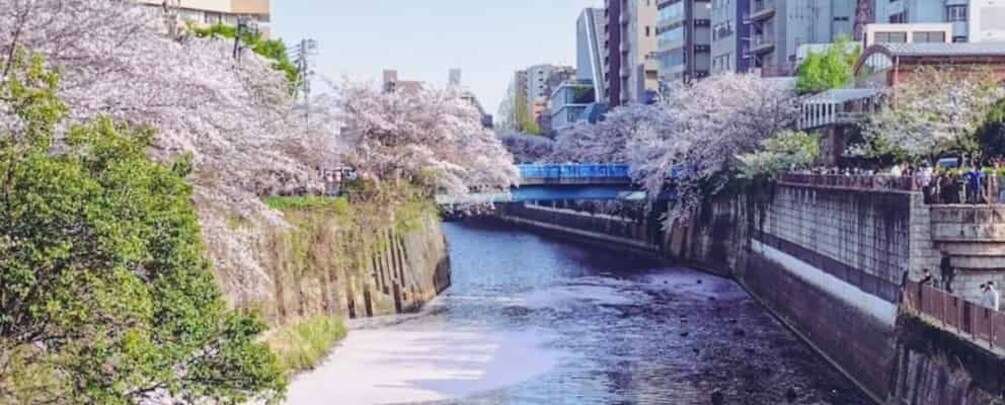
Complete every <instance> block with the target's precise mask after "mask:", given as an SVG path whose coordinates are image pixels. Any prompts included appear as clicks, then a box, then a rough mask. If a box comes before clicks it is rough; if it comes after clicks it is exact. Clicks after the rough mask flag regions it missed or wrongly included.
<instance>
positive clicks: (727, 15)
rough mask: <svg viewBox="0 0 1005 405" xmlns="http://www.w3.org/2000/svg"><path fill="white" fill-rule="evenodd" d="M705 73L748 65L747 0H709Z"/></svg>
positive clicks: (743, 69) (740, 69)
mask: <svg viewBox="0 0 1005 405" xmlns="http://www.w3.org/2000/svg"><path fill="white" fill-rule="evenodd" d="M711 7H712V12H711V14H712V15H711V24H712V28H711V38H710V41H711V47H712V49H711V56H710V57H711V63H710V66H709V73H711V74H716V73H722V72H746V71H747V69H748V67H749V66H750V63H749V62H750V58H748V56H747V51H748V50H749V49H750V24H748V23H747V21H746V20H745V19H744V15H745V14H746V13H747V10H749V9H750V2H749V0H712V2H711Z"/></svg>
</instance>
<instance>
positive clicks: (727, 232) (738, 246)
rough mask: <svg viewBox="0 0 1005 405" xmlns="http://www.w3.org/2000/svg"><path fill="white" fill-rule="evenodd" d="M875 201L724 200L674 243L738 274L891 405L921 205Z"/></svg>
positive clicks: (811, 195)
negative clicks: (915, 217) (914, 218)
mask: <svg viewBox="0 0 1005 405" xmlns="http://www.w3.org/2000/svg"><path fill="white" fill-rule="evenodd" d="M873 194H875V193H867V192H851V191H849V190H830V189H822V188H821V189H817V188H808V187H798V186H787V185H778V186H776V187H775V189H774V190H773V192H772V193H766V194H765V195H761V196H760V198H759V200H757V201H755V200H754V198H755V197H754V196H748V195H742V196H723V197H718V198H716V199H715V200H714V201H713V202H711V203H709V204H706V205H705V206H704V207H702V210H701V212H699V213H698V215H696V216H695V217H694V218H690V219H689V220H688V221H680V222H679V223H678V224H676V225H675V226H674V227H673V229H671V231H670V235H669V237H668V239H669V240H670V241H672V242H673V243H676V244H679V245H680V246H681V248H680V249H677V248H676V247H674V248H672V249H671V250H672V251H673V252H674V253H675V254H678V255H680V257H682V258H684V259H686V260H688V261H690V262H695V263H700V264H703V265H704V266H707V267H711V268H714V269H719V270H720V271H721V272H728V273H729V274H730V275H731V276H733V277H734V278H735V279H736V280H737V281H738V282H739V283H740V284H742V285H743V286H744V287H745V288H746V289H747V291H748V292H750V294H751V295H752V296H754V297H755V298H756V299H758V300H759V301H761V303H762V304H763V305H764V306H765V307H767V308H768V309H769V310H771V311H772V312H773V313H774V314H775V315H776V316H777V317H778V318H779V319H780V320H782V321H783V322H784V323H785V324H787V325H788V326H789V327H790V329H792V330H793V331H794V332H796V333H797V334H799V335H800V336H801V337H802V338H803V339H804V340H805V341H806V342H807V343H809V344H810V345H811V346H813V347H814V348H815V349H816V350H817V351H818V352H819V353H820V354H821V355H823V356H824V357H826V358H827V359H828V360H829V361H830V362H831V363H832V364H834V365H835V366H836V367H838V368H839V369H840V370H842V372H844V373H845V374H846V375H847V376H848V377H849V378H851V379H852V380H853V381H855V382H856V383H857V384H858V385H859V386H860V387H861V388H862V389H863V390H864V391H866V392H867V393H869V395H870V396H872V397H873V398H874V399H876V400H877V401H878V402H881V401H883V400H885V398H887V397H888V396H889V393H890V381H891V379H892V378H893V374H892V373H893V365H894V359H895V357H896V340H895V324H896V317H897V305H898V302H899V280H900V278H901V277H902V276H903V272H904V271H907V269H908V268H909V261H910V247H911V217H910V209H911V204H912V196H911V195H910V194H907V193H882V194H881V195H873ZM919 234H920V233H919ZM717 244H718V246H717Z"/></svg>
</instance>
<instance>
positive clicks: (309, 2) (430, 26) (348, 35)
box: [272, 0, 603, 114]
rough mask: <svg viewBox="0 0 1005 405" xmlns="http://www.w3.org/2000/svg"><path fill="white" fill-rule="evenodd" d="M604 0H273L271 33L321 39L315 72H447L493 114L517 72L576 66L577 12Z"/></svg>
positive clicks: (375, 75)
mask: <svg viewBox="0 0 1005 405" xmlns="http://www.w3.org/2000/svg"><path fill="white" fill-rule="evenodd" d="M602 4H603V1H602V0H275V1H273V2H272V32H273V35H274V36H277V37H279V38H282V39H283V40H284V41H285V42H286V43H287V44H292V43H294V42H297V41H299V40H300V39H301V38H305V37H309V38H313V39H314V40H316V41H317V42H318V48H319V53H318V56H317V57H316V58H315V70H316V71H317V72H318V73H319V74H322V75H324V76H326V77H328V78H331V79H333V80H340V79H341V77H342V76H348V77H350V78H352V79H357V80H372V81H373V82H374V83H377V81H378V80H379V79H380V74H381V71H382V70H384V69H386V68H393V69H397V70H398V77H399V78H400V79H402V80H421V81H425V82H429V83H433V84H435V85H437V86H441V87H442V86H445V85H446V82H447V71H448V70H449V69H450V68H452V67H457V68H460V69H462V70H463V74H462V82H463V83H464V84H465V85H467V86H468V87H470V88H471V90H472V91H474V92H475V94H476V95H477V96H478V98H479V100H480V101H481V102H482V105H484V106H485V109H486V110H487V111H488V112H489V113H492V114H495V113H496V111H497V110H498V108H499V103H500V102H501V101H502V98H503V96H504V94H505V91H506V87H507V86H508V85H509V82H510V80H511V79H512V77H513V71H514V70H516V69H519V68H524V67H527V66H530V65H533V64H538V63H557V64H566V65H570V66H573V65H575V56H576V18H578V17H579V12H580V11H581V10H582V9H583V8H584V7H589V6H601V5H602Z"/></svg>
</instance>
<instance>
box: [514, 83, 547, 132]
mask: <svg viewBox="0 0 1005 405" xmlns="http://www.w3.org/2000/svg"><path fill="white" fill-rule="evenodd" d="M513 109H514V110H513V111H515V112H514V113H513V115H514V117H515V120H516V128H517V130H518V131H520V132H523V133H527V134H532V135H540V134H541V127H540V126H538V125H537V122H536V121H534V117H533V116H531V114H530V111H529V110H528V109H527V97H526V96H524V95H523V94H522V92H520V91H517V96H516V97H515V98H514V100H513Z"/></svg>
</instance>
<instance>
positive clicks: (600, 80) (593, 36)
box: [576, 8, 607, 95]
mask: <svg viewBox="0 0 1005 405" xmlns="http://www.w3.org/2000/svg"><path fill="white" fill-rule="evenodd" d="M603 36H604V11H603V10H601V9H597V8H586V9H583V12H582V13H580V14H579V19H578V20H576V78H577V79H578V80H579V81H584V80H588V81H590V82H591V83H592V84H593V86H594V88H595V89H596V93H597V94H601V95H602V94H604V89H605V88H606V87H607V86H606V83H605V82H604V55H603V47H604V39H603Z"/></svg>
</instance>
